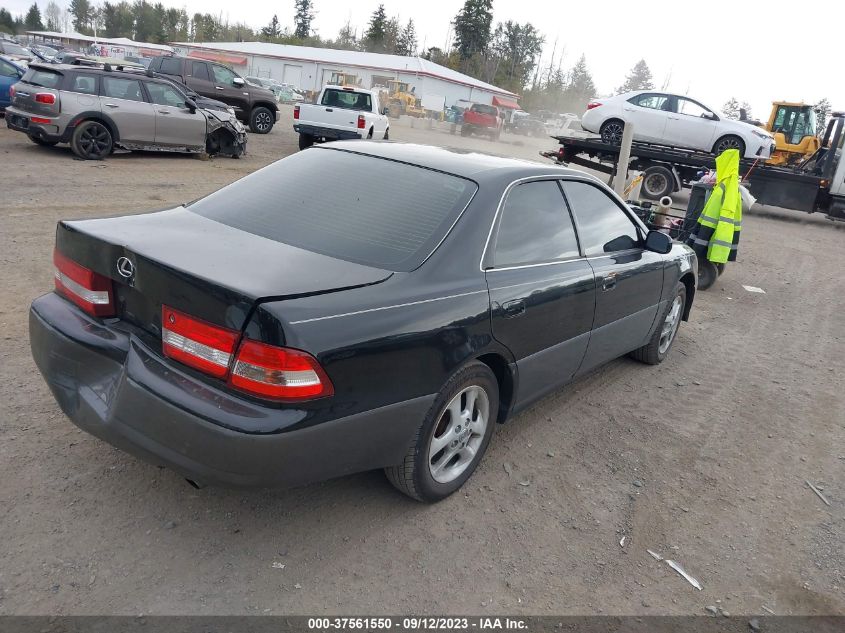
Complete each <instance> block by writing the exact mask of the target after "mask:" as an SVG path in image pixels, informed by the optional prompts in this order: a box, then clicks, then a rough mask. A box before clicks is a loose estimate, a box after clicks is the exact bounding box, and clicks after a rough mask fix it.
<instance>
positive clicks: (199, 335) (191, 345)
mask: <svg viewBox="0 0 845 633" xmlns="http://www.w3.org/2000/svg"><path fill="white" fill-rule="evenodd" d="M239 338H240V333H239V332H236V331H235V330H227V329H225V328H221V327H217V326H216V325H211V324H210V323H206V322H205V321H200V320H199V319H195V318H194V317H191V316H188V315H187V314H184V313H182V312H179V311H177V310H174V309H173V308H168V307H167V306H162V307H161V341H162V343H163V350H164V355H165V356H169V357H170V358H173V359H175V360H178V361H180V362H182V363H185V364H186V365H188V366H190V367H193V368H195V369H199V370H200V371H203V372H205V373H207V374H210V375H212V376H215V377H216V378H225V377H226V375H227V374H228V373H229V365H230V363H231V360H232V355H233V354H234V352H235V346H236V345H237V344H238V339H239Z"/></svg>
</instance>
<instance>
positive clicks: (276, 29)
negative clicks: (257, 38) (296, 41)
mask: <svg viewBox="0 0 845 633" xmlns="http://www.w3.org/2000/svg"><path fill="white" fill-rule="evenodd" d="M281 33H282V29H281V27H280V26H279V16H277V15H275V14H274V15H273V19H272V20H270V24H268V25H267V26H265V27H264V28H263V29H261V35H263V36H264V38H265V39H268V40H271V39H275V38H277V37H279V35H280V34H281Z"/></svg>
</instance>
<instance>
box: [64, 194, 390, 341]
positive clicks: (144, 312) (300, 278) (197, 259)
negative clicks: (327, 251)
mask: <svg viewBox="0 0 845 633" xmlns="http://www.w3.org/2000/svg"><path fill="white" fill-rule="evenodd" d="M56 247H57V249H58V250H59V252H61V253H62V254H64V255H65V256H66V257H69V258H71V259H72V260H73V261H75V262H77V263H78V264H80V265H82V266H84V267H86V268H88V269H90V270H93V271H94V272H96V273H99V274H101V275H104V276H106V277H108V278H110V279H111V280H112V281H113V282H114V292H115V303H116V306H115V308H116V312H117V314H116V316H117V317H119V318H121V319H123V320H125V321H128V322H130V323H132V324H133V325H136V326H138V327H141V328H143V329H144V330H146V331H147V332H149V333H151V334H154V335H156V336H159V335H160V333H161V308H162V305H167V306H170V307H172V308H175V309H177V310H180V311H182V312H185V313H187V314H190V315H192V316H194V317H197V318H200V319H203V320H205V321H208V322H209V323H212V324H214V325H219V326H223V327H227V328H230V329H234V330H242V329H243V327H244V325H245V323H246V319H247V318H248V316H249V314H250V312H251V311H252V309H253V307H254V306H255V304H256V303H257V302H260V301H261V300H267V299H273V300H279V299H285V298H290V297H299V296H308V295H314V294H324V293H328V292H336V291H339V290H344V289H349V288H355V287H359V286H365V285H371V284H375V283H379V282H381V281H384V280H385V279H387V278H388V277H390V275H391V274H392V272H390V271H387V270H382V269H379V268H373V267H370V266H365V265H361V264H355V263H350V262H347V261H344V260H340V259H336V258H333V257H330V256H327V255H321V254H319V253H315V252H312V251H308V250H305V249H301V248H297V247H294V246H290V245H288V244H284V243H282V242H278V241H274V240H270V239H267V238H264V237H261V236H257V235H254V234H252V233H247V232H245V231H241V230H239V229H236V228H232V227H230V226H227V225H225V224H222V223H220V222H216V221H214V220H210V219H207V218H204V217H202V216H200V215H197V214H195V213H191V212H189V211H187V210H186V209H185V208H184V207H179V208H177V209H171V210H167V211H160V212H157V213H150V214H144V215H137V216H125V217H117V218H106V219H98V220H82V221H63V222H60V223H59V226H58V230H57V235H56Z"/></svg>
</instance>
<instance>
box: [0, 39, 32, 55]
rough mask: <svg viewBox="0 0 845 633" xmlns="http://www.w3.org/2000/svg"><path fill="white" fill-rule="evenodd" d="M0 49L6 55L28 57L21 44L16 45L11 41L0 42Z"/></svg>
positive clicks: (27, 52)
mask: <svg viewBox="0 0 845 633" xmlns="http://www.w3.org/2000/svg"><path fill="white" fill-rule="evenodd" d="M0 49H1V50H2V52H4V53H6V54H7V55H24V56H26V57H29V51H27V50H25V49H24V47H23V46H18V45H17V44H13V43H12V42H2V43H0Z"/></svg>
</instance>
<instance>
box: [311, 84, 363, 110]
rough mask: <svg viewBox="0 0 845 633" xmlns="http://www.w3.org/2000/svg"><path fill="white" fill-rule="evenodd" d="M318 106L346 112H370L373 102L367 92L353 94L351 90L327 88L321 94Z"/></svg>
mask: <svg viewBox="0 0 845 633" xmlns="http://www.w3.org/2000/svg"><path fill="white" fill-rule="evenodd" d="M320 105H324V106H329V107H334V108H344V109H347V110H367V111H372V109H373V100H372V97H371V96H370V94H369V93H368V92H355V91H353V90H340V89H338V90H335V89H334V88H328V89H326V91H325V92H324V93H323V98H322V99H321V100H320Z"/></svg>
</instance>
